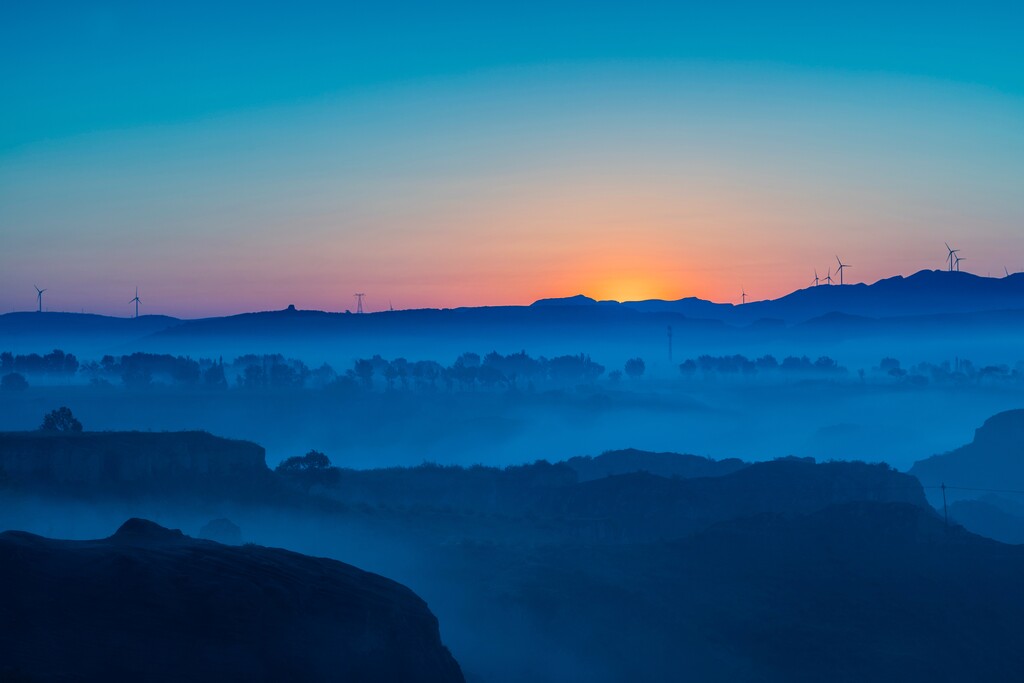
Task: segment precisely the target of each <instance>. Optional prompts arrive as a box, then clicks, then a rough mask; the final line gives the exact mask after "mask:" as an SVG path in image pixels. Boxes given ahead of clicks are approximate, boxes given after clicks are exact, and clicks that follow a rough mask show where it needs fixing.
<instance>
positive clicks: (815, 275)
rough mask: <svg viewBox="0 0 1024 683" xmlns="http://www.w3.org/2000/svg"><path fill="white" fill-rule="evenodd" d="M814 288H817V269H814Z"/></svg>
mask: <svg viewBox="0 0 1024 683" xmlns="http://www.w3.org/2000/svg"><path fill="white" fill-rule="evenodd" d="M814 286H815V287H817V286H818V269H817V268H815V269H814Z"/></svg>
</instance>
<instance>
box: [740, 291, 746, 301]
mask: <svg viewBox="0 0 1024 683" xmlns="http://www.w3.org/2000/svg"><path fill="white" fill-rule="evenodd" d="M741 291H742V292H743V294H742V297H743V298H742V299H741V301H742V302H743V303H744V304H745V303H747V290H746V289H741Z"/></svg>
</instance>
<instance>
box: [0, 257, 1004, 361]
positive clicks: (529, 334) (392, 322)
mask: <svg viewBox="0 0 1024 683" xmlns="http://www.w3.org/2000/svg"><path fill="white" fill-rule="evenodd" d="M800 324H805V325H807V326H808V327H807V328H806V329H804V330H803V332H804V333H811V332H815V331H816V332H819V333H821V334H823V335H830V334H836V333H839V334H849V335H856V334H860V333H869V334H875V333H903V332H907V331H916V332H922V331H928V330H929V329H934V330H952V331H958V332H962V331H965V330H968V329H970V328H971V327H972V326H973V327H985V326H992V327H1007V326H1011V327H1013V328H1014V329H1018V328H1019V329H1024V274H1014V275H1011V276H1009V277H1005V278H988V277H979V276H976V275H972V274H970V273H965V272H962V273H957V272H953V273H951V272H946V271H921V272H918V273H915V274H914V275H911V276H909V277H902V276H897V277H892V278H887V279H884V280H880V281H878V282H876V283H874V284H871V285H866V284H854V285H843V286H838V285H836V286H826V285H822V286H819V287H810V288H806V289H801V290H798V291H795V292H793V293H791V294H788V295H786V296H784V297H781V298H779V299H775V300H769V301H752V302H750V303H748V304H745V305H742V306H738V305H733V304H719V303H713V302H710V301H704V300H701V299H697V298H694V297H689V298H684V299H679V300H677V301H661V300H647V301H627V302H623V303H618V302H614V301H595V300H594V299H591V298H589V297H586V296H583V295H577V296H573V297H568V298H562V299H542V300H540V301H537V302H535V303H534V304H532V305H530V306H483V307H474V308H454V309H416V310H399V311H383V312H377V313H369V314H365V315H357V314H350V313H328V312H324V311H308V310H301V309H296V308H295V307H293V306H290V307H288V308H287V309H284V310H280V311H265V312H257V313H244V314H240V315H232V316H225V317H212V318H203V319H196V320H176V319H174V318H166V317H162V316H143V317H141V318H138V319H130V318H110V317H104V316H95V315H88V314H72V313H9V314H6V315H2V316H0V349H3V348H4V347H7V349H8V350H14V349H18V348H20V349H29V348H30V347H32V348H33V350H37V351H38V350H39V349H40V348H42V349H46V348H53V347H60V346H67V347H69V348H70V347H72V346H74V347H75V348H73V349H71V350H73V351H74V352H77V353H79V354H80V355H81V354H82V353H84V350H83V349H81V348H79V347H80V346H83V345H84V346H86V347H88V348H89V349H91V348H95V347H97V346H103V345H105V346H106V347H122V346H132V347H137V348H144V349H162V350H165V351H168V352H171V351H180V350H181V347H182V346H183V345H187V343H188V342H189V341H202V342H203V343H204V344H205V345H204V346H202V347H201V348H202V349H203V352H207V349H208V347H209V344H221V345H227V344H234V343H249V344H252V343H254V342H258V341H260V340H263V341H266V342H278V343H284V342H289V343H302V344H312V343H314V342H319V343H324V342H336V341H353V340H359V339H381V338H397V337H403V338H408V336H409V335H416V336H417V337H419V338H423V339H435V340H438V339H440V340H446V341H448V342H451V341H452V340H453V339H465V340H474V339H475V340H479V341H480V343H481V344H483V345H494V344H495V343H496V342H497V341H499V340H507V339H510V338H512V339H515V340H517V343H519V344H532V343H536V344H544V343H548V342H551V343H561V344H565V345H577V344H579V343H580V342H581V341H584V340H591V339H599V340H600V341H601V342H602V343H616V342H623V341H625V342H629V341H630V340H634V339H637V338H643V339H656V338H660V337H663V336H664V330H665V326H667V325H672V326H673V327H674V328H675V330H676V333H677V335H678V338H679V339H680V340H683V339H689V340H691V341H692V340H698V339H699V340H701V341H704V342H708V343H716V342H719V341H727V340H738V339H740V336H738V335H741V334H748V333H751V332H756V333H757V334H760V335H766V334H767V335H778V334H781V333H782V332H783V330H784V328H785V326H790V327H792V326H795V325H800ZM744 329H745V331H744ZM559 340H561V341H559ZM462 350H465V349H462ZM211 351H212V350H211Z"/></svg>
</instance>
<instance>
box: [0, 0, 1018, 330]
mask: <svg viewBox="0 0 1024 683" xmlns="http://www.w3.org/2000/svg"><path fill="white" fill-rule="evenodd" d="M0 12H2V14H0V82H2V84H3V88H4V106H3V107H2V108H0V230H2V232H3V235H4V241H5V242H6V246H7V248H6V249H5V250H4V251H5V254H4V255H3V256H2V257H0V258H2V259H3V260H4V268H3V269H2V270H3V272H2V273H0V310H10V309H13V308H24V307H28V306H29V305H30V304H31V297H27V299H28V303H25V302H24V301H23V299H26V297H25V296H23V294H24V292H22V291H21V290H22V289H24V288H25V287H24V286H23V285H24V284H25V280H26V278H27V279H29V280H31V279H33V278H35V279H39V278H43V279H45V280H46V282H47V283H49V285H50V286H51V290H52V296H53V299H52V300H53V302H54V306H55V307H62V308H64V309H65V310H80V309H83V308H84V309H88V310H97V311H100V312H109V313H124V311H121V308H120V303H119V299H118V295H117V293H118V292H120V291H121V290H122V289H124V288H126V287H129V286H131V287H133V286H134V284H136V281H139V280H142V282H138V284H139V286H140V287H141V288H142V289H143V290H144V291H146V292H148V293H149V297H148V301H151V302H153V304H152V305H153V306H159V307H160V308H161V310H162V311H165V312H171V313H175V314H179V315H190V314H197V315H198V314H205V313H221V312H231V311H235V310H244V309H247V308H261V307H276V306H278V305H284V304H287V303H290V302H292V301H293V300H297V301H295V302H296V303H298V304H300V305H307V306H309V307H322V308H328V309H337V308H344V307H345V304H344V303H342V301H346V302H347V297H348V293H349V290H353V291H354V289H360V291H362V290H364V289H372V290H373V291H374V292H375V293H376V294H375V296H376V298H377V299H378V300H379V301H380V302H383V301H384V300H385V299H393V300H397V301H398V302H400V303H401V302H404V303H406V304H407V305H458V304H479V303H487V302H491V303H526V302H528V301H529V300H530V299H532V298H537V297H540V296H549V295H560V294H572V293H575V292H577V291H585V292H587V293H591V294H594V295H598V296H615V297H621V298H628V297H632V296H644V295H656V296H685V295H688V294H697V295H701V296H708V297H711V298H716V299H724V300H729V299H731V298H734V297H733V294H734V293H733V292H732V291H731V290H732V289H734V288H735V287H734V286H733V283H734V282H735V277H734V275H735V273H734V272H732V270H733V269H735V268H742V270H743V271H744V272H745V273H750V275H749V276H745V277H748V278H749V280H750V281H751V282H749V283H744V285H745V286H746V288H747V290H748V292H749V291H755V292H757V293H758V294H759V295H761V296H773V295H778V294H781V293H783V292H784V291H787V290H788V289H792V288H795V287H799V286H804V285H805V284H806V283H805V282H803V281H802V280H803V279H805V278H804V277H803V274H804V271H809V270H810V269H811V268H812V267H820V268H824V267H826V265H827V262H828V260H829V257H830V256H831V252H834V251H837V250H844V249H845V250H846V251H847V253H848V254H849V256H848V257H845V258H846V260H850V261H851V262H854V261H856V262H857V265H858V266H859V270H854V271H853V273H854V275H859V276H860V277H861V278H863V279H871V278H873V277H876V276H878V277H880V276H883V275H887V274H891V273H893V272H907V271H913V270H917V269H918V268H921V267H938V266H939V265H941V256H942V254H941V253H938V255H937V260H936V262H935V263H932V261H931V260H930V259H931V251H932V250H931V248H930V247H931V245H932V243H938V245H939V251H940V252H941V251H942V247H941V242H942V241H943V240H944V239H948V240H952V241H956V240H962V241H963V242H964V245H963V247H964V249H965V253H967V252H970V254H971V258H972V263H971V266H972V267H974V268H976V269H977V272H981V273H982V274H984V273H985V272H988V271H996V272H1001V270H1002V267H1001V266H1002V265H1003V262H1004V261H1007V260H1010V261H1011V262H1010V263H1009V264H1008V265H1009V266H1010V267H1011V269H1024V254H1022V258H1021V259H1020V261H1021V263H1019V264H1016V262H1015V261H1013V260H1012V256H1013V255H1015V254H1016V253H1017V252H1018V251H1024V242H1022V241H1021V239H1020V237H1019V233H1021V232H1022V231H1021V230H1020V224H1021V220H1022V218H1024V206H1022V200H1021V199H1020V198H1019V197H1018V196H1017V195H1019V194H1020V193H1019V190H1018V188H1019V187H1020V186H1021V184H1022V183H1021V181H1022V180H1024V177H1022V171H1024V166H1022V163H1024V162H1022V154H1021V153H1022V152H1024V131H1022V125H1024V124H1022V123H1021V122H1022V121H1024V118H1022V116H1021V114H1022V111H1024V108H1022V101H1024V36H1022V29H1021V26H1024V9H1022V6H1021V5H1019V4H1017V5H1010V4H995V3H970V4H965V3H931V4H922V3H895V4H894V3H885V4H883V3H857V4H847V5H845V6H841V5H837V4H835V3H784V4H771V5H769V4H767V3H743V2H734V3H714V4H713V6H712V4H711V3H707V4H702V5H692V6H687V5H683V4H678V3H672V4H669V3H646V4H635V3H630V4H629V5H626V4H624V3H618V4H613V3H585V4H584V3H579V4H567V3H562V4H559V3H516V4H509V5H497V4H488V3H472V4H470V3H444V4H438V3H429V4H428V3H414V4H413V3H408V4H403V3H392V4H371V3H361V4H358V5H356V4H352V5H344V4H333V3H331V4H329V3H307V4H303V3H292V4H289V6H288V7H287V8H282V7H275V6H272V5H271V4H265V3H216V4H211V6H207V5H206V4H200V3H187V2H185V3H175V4H173V5H170V4H168V5H166V6H164V7H159V8H155V7H152V6H148V5H144V4H136V3H89V4H88V6H85V5H84V4H82V3H67V4H61V3H22V4H21V5H20V6H10V5H9V6H5V8H4V9H3V10H0ZM880 237H886V238H887V239H889V240H890V242H891V243H890V245H889V246H888V248H886V249H883V250H879V249H877V248H876V247H875V246H873V245H874V244H875V243H876V242H877V240H878V239H879V238H880ZM924 240H929V241H928V242H927V245H928V246H924V245H922V242H923V241H924ZM40 242H43V243H45V245H46V247H45V248H43V247H41V246H39V245H40ZM819 254H820V255H819ZM31 284H33V283H32V282H28V285H29V293H30V294H31V293H32V290H31V289H30V286H31ZM40 284H41V286H44V284H43V283H40ZM193 287H194V288H195V289H193ZM198 288H203V289H204V291H209V290H210V289H211V288H213V289H215V290H216V291H217V292H221V293H222V294H220V295H217V296H214V297H212V298H211V297H203V298H202V302H203V303H202V304H198V303H195V302H196V300H197V298H198V297H197V296H196V294H197V290H198ZM381 305H383V304H381ZM154 312H155V311H154Z"/></svg>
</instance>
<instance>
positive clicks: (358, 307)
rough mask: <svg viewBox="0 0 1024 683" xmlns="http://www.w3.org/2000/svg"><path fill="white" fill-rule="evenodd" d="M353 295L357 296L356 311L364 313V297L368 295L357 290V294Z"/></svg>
mask: <svg viewBox="0 0 1024 683" xmlns="http://www.w3.org/2000/svg"><path fill="white" fill-rule="evenodd" d="M353 296H354V297H355V298H356V313H362V312H363V297H364V296H366V295H365V294H364V293H362V292H356V293H355V294H353Z"/></svg>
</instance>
